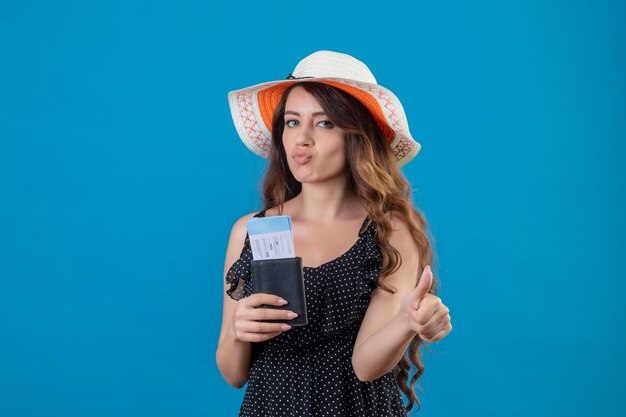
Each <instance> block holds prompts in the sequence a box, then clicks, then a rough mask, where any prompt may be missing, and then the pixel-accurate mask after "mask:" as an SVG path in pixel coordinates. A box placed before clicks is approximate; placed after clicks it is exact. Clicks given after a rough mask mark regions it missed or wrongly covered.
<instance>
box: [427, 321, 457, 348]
mask: <svg viewBox="0 0 626 417" xmlns="http://www.w3.org/2000/svg"><path fill="white" fill-rule="evenodd" d="M451 331H452V325H451V324H450V325H448V326H446V327H445V328H444V329H442V330H440V331H439V332H437V333H435V335H434V336H432V337H429V338H428V339H424V338H422V340H426V341H427V342H433V343H434V342H438V341H440V340H441V339H443V338H444V337H446V336H447V335H448V334H449V333H450V332H451Z"/></svg>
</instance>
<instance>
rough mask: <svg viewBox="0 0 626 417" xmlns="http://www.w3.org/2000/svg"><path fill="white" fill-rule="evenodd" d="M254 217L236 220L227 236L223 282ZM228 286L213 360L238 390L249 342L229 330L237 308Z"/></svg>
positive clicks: (246, 366) (246, 367) (245, 376)
mask: <svg viewBox="0 0 626 417" xmlns="http://www.w3.org/2000/svg"><path fill="white" fill-rule="evenodd" d="M252 216H253V213H252V214H248V215H246V216H244V217H242V218H240V219H239V220H237V221H236V222H235V224H234V226H233V228H232V231H231V233H230V239H229V241H228V249H227V250H226V261H225V262H224V279H225V278H226V273H227V272H228V269H229V268H230V267H231V265H232V264H233V263H234V262H235V261H236V260H237V258H238V257H239V254H240V253H241V250H242V248H243V243H244V240H245V238H246V221H247V220H248V219H249V218H250V217H252ZM228 287H229V285H228V283H227V284H226V285H225V286H224V304H223V312H222V329H221V332H220V339H219V342H218V345H217V352H216V354H215V359H216V361H217V367H218V368H219V370H220V373H221V374H222V377H223V378H224V380H226V382H228V383H229V384H230V385H232V386H233V387H235V388H241V387H243V386H244V384H245V383H246V381H247V380H248V376H249V370H250V355H251V346H250V342H242V341H240V340H238V339H237V338H236V337H235V333H234V332H233V331H232V330H231V329H232V326H231V320H232V319H233V313H234V312H235V309H236V308H237V303H238V301H236V300H233V299H232V298H230V296H229V295H228V294H226V289H227V288H228Z"/></svg>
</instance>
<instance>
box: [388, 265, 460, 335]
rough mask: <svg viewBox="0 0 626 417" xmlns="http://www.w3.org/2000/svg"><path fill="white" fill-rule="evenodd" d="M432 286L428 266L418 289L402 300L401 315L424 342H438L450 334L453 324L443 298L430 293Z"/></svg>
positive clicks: (431, 275) (431, 277)
mask: <svg viewBox="0 0 626 417" xmlns="http://www.w3.org/2000/svg"><path fill="white" fill-rule="evenodd" d="M432 284H433V273H432V271H431V270H430V265H428V266H426V268H424V272H422V276H421V277H420V280H419V283H418V284H417V287H415V289H414V290H413V291H411V292H410V293H409V294H407V295H406V296H405V297H404V298H403V299H402V304H401V307H400V313H401V314H402V316H403V317H404V319H405V320H406V323H407V324H408V326H409V327H410V328H411V330H413V331H415V332H417V334H418V335H419V336H420V338H421V339H422V340H425V341H427V342H438V341H440V340H441V339H443V338H444V337H446V336H447V335H448V333H450V331H451V330H452V324H451V323H450V314H448V313H449V310H448V307H446V306H445V305H444V304H443V303H442V302H441V298H439V297H437V296H435V295H433V294H429V293H428V291H429V290H430V288H431V286H432Z"/></svg>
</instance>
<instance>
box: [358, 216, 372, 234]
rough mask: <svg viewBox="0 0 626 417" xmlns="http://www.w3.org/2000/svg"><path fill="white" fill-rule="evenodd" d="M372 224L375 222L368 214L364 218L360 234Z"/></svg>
mask: <svg viewBox="0 0 626 417" xmlns="http://www.w3.org/2000/svg"><path fill="white" fill-rule="evenodd" d="M372 224H374V222H373V221H372V220H371V219H370V216H367V217H366V218H365V220H363V223H362V224H361V228H360V229H359V236H361V235H362V234H363V233H365V232H366V231H367V230H368V229H369V228H370V226H371V225H372Z"/></svg>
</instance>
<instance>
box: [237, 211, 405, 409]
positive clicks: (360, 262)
mask: <svg viewBox="0 0 626 417" xmlns="http://www.w3.org/2000/svg"><path fill="white" fill-rule="evenodd" d="M263 216H265V210H263V211H261V212H260V213H257V214H256V215H255V216H254V217H263ZM375 231H376V228H375V225H374V223H373V222H370V221H369V219H366V220H365V221H364V222H363V225H362V226H361V229H360V231H359V237H358V240H357V241H356V242H355V243H354V245H352V247H351V248H350V249H348V250H347V251H346V252H345V253H343V254H342V255H340V256H338V257H337V258H335V259H333V260H331V261H329V262H326V263H324V264H322V265H320V266H318V267H306V266H305V267H303V276H304V286H305V293H306V303H307V316H308V321H309V323H308V324H307V325H306V326H301V327H292V328H291V329H290V330H288V331H286V332H284V333H282V334H280V335H279V336H277V337H275V338H273V339H270V340H267V341H264V342H259V343H252V344H251V350H252V357H251V365H250V377H249V379H248V385H247V388H246V392H245V394H244V398H243V402H242V404H241V408H240V412H239V416H240V417H241V416H263V417H268V416H307V417H309V416H310V417H321V416H333V417H338V416H346V417H349V416H355V417H356V416H359V417H361V416H368V417H374V416H385V417H387V416H406V415H407V413H406V411H405V408H404V404H403V402H402V397H401V394H400V389H399V386H398V384H397V382H396V380H395V378H394V377H393V374H392V372H391V371H390V372H388V373H387V374H385V375H383V376H381V377H380V378H378V379H376V380H374V381H369V382H361V381H360V380H359V379H358V378H357V376H356V374H355V373H354V370H353V368H352V351H353V348H354V342H355V340H356V337H357V334H358V332H359V328H360V326H361V322H362V321H363V317H364V315H365V312H366V310H367V306H368V304H369V300H370V297H371V293H372V291H373V290H374V288H375V287H376V279H377V277H378V275H379V273H380V270H381V268H382V256H381V252H380V248H379V247H378V245H377V243H376V241H375ZM251 260H252V251H251V249H250V242H249V238H248V236H247V235H246V240H245V244H244V247H243V249H242V251H241V255H240V257H239V259H237V260H236V261H235V263H234V264H233V265H232V266H231V267H230V269H229V270H228V272H227V274H226V281H227V282H228V283H229V284H230V286H229V288H228V290H227V294H228V295H229V296H230V297H231V298H233V299H235V300H239V299H241V298H242V297H247V296H249V295H250V294H251V293H252V291H251V290H252V283H251V277H252V274H251V270H250V261H251Z"/></svg>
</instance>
